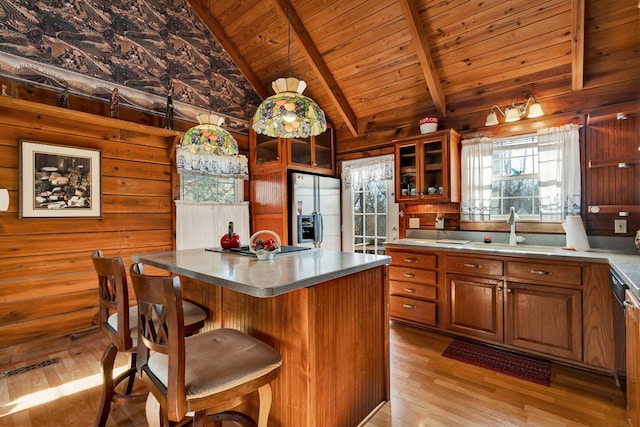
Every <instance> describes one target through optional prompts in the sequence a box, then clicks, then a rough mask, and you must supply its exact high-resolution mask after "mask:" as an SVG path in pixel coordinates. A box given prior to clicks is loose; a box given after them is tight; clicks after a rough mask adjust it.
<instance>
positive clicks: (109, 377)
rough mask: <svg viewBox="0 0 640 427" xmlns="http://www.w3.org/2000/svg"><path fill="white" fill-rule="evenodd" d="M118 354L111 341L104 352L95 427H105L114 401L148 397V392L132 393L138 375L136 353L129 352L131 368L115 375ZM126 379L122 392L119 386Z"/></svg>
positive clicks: (133, 401) (139, 400) (140, 399)
mask: <svg viewBox="0 0 640 427" xmlns="http://www.w3.org/2000/svg"><path fill="white" fill-rule="evenodd" d="M117 355H118V348H117V347H116V345H115V344H113V343H110V344H109V346H107V348H106V349H105V351H104V353H103V354H102V360H101V365H100V367H101V371H102V384H103V385H102V400H101V403H100V409H99V410H98V418H97V419H96V422H95V424H94V425H95V427H104V426H105V425H106V423H107V418H109V412H110V411H111V404H112V403H113V402H122V401H124V402H130V403H138V402H144V401H145V399H146V398H147V394H148V392H146V391H145V392H144V393H137V394H132V392H133V385H134V380H135V377H136V371H137V369H136V353H135V352H131V353H129V356H130V363H129V368H128V369H127V370H126V371H124V372H123V373H121V374H120V375H118V376H117V377H115V378H114V377H113V366H114V364H115V361H116V356H117ZM124 381H127V383H126V384H123V387H124V390H123V392H122V393H120V392H118V391H117V388H118V386H120V384H122V383H123V382H124Z"/></svg>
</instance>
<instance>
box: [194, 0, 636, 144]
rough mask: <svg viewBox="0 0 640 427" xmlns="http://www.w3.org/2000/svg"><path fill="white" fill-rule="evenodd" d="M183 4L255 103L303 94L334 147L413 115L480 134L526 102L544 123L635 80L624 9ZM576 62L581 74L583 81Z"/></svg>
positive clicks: (414, 2) (230, 1) (442, 2)
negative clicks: (600, 90)
mask: <svg viewBox="0 0 640 427" xmlns="http://www.w3.org/2000/svg"><path fill="white" fill-rule="evenodd" d="M189 4H190V5H191V6H192V8H193V9H194V10H195V11H196V13H198V15H199V16H200V17H201V19H202V20H203V22H205V23H206V24H208V26H209V28H210V29H211V31H212V33H213V35H214V36H215V38H216V39H217V40H218V42H219V43H220V44H221V45H222V46H223V47H224V49H225V50H226V51H227V53H228V54H229V55H230V56H231V58H232V59H233V60H234V62H235V63H236V65H237V66H238V67H239V69H240V70H241V71H242V72H243V73H244V75H245V76H246V78H247V79H248V80H249V82H250V83H251V84H252V85H253V86H254V88H255V89H256V91H257V92H258V94H259V95H260V96H262V97H263V98H266V97H267V96H269V95H271V94H273V91H272V89H271V82H272V81H273V80H275V79H276V78H278V77H286V76H288V75H292V76H294V77H297V78H300V79H302V80H305V81H306V82H307V84H308V88H307V90H306V91H305V94H306V95H307V96H310V97H311V98H313V99H314V100H316V101H317V102H318V103H319V104H320V105H321V107H322V108H323V109H324V111H325V113H326V114H327V117H328V119H329V120H330V121H332V122H333V123H334V125H335V126H336V129H337V132H338V138H339V139H340V138H358V137H362V136H366V135H368V134H370V133H374V132H382V131H387V130H396V131H397V130H398V129H402V128H405V127H417V126H418V120H419V118H421V117H424V116H425V115H437V116H438V117H439V119H440V120H441V121H445V122H446V124H448V125H449V127H454V128H466V129H468V128H474V127H481V126H483V124H484V120H485V118H486V114H487V112H488V111H489V109H490V107H491V106H492V105H493V104H498V105H500V106H501V107H504V106H506V105H509V104H510V103H511V101H515V102H516V103H518V102H522V101H523V100H524V97H525V96H527V95H534V96H535V97H536V98H537V99H538V100H539V101H540V103H541V104H542V106H543V108H544V109H545V113H547V114H551V113H558V112H561V111H566V110H571V111H575V110H576V109H578V107H579V105H569V104H571V103H573V104H579V103H580V102H583V101H581V99H582V98H580V97H578V98H576V97H575V94H576V93H580V92H581V91H583V90H584V89H588V88H597V87H603V86H605V85H609V86H610V85H611V79H607V78H604V77H603V76H604V75H612V74H615V73H616V70H619V69H620V68H621V67H622V68H623V69H625V70H626V74H625V75H622V74H619V78H617V79H616V82H619V81H623V82H625V83H623V84H622V87H620V88H618V89H616V88H615V87H614V88H612V89H610V90H613V91H616V90H618V91H620V92H626V93H627V95H628V92H629V90H628V88H629V87H633V86H634V85H633V84H629V81H631V82H632V83H634V82H635V83H636V85H635V86H637V83H638V81H640V76H639V73H638V69H640V68H639V66H640V62H639V60H638V39H639V38H638V9H637V7H638V5H637V4H636V2H635V1H621V2H611V1H609V0H539V1H531V0H509V1H483V0H291V3H290V8H289V3H288V1H287V0H253V1H249V0H216V1H211V0H189ZM208 11H210V15H209V14H208ZM288 22H290V26H289V25H288ZM289 40H290V41H289ZM289 52H290V56H289ZM601 58H607V60H606V61H602V60H601ZM612 61H613V63H612ZM585 62H589V63H590V64H591V65H592V66H591V68H590V70H591V71H588V72H586V73H585ZM616 63H617V65H615V64H616ZM631 96H633V94H632V95H631ZM619 97H621V98H624V97H625V95H620V96H619ZM635 97H636V99H637V94H636V95H635ZM622 100H624V99H622Z"/></svg>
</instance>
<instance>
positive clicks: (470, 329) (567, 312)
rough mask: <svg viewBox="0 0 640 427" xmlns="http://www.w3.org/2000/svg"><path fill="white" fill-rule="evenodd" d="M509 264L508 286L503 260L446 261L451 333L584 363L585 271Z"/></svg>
mask: <svg viewBox="0 0 640 427" xmlns="http://www.w3.org/2000/svg"><path fill="white" fill-rule="evenodd" d="M505 264H506V270H507V273H506V276H505V277H506V279H508V280H505V279H504V278H503V276H502V261H500V260H495V259H485V258H479V257H454V256H449V257H447V276H446V277H447V291H448V295H449V302H450V310H449V312H450V322H449V325H448V329H449V330H451V331H454V332H457V333H461V334H464V335H467V336H470V337H479V338H482V339H485V340H491V341H495V342H499V343H504V344H507V345H510V346H514V347H519V348H523V349H527V350H532V351H535V352H539V353H544V354H549V355H553V356H558V357H562V358H566V359H572V360H576V361H581V360H582V294H581V290H580V285H581V281H580V280H581V274H580V267H574V266H568V265H553V264H551V265H550V264H544V265H539V264H535V263H530V262H506V263H505ZM460 273H465V274H460ZM471 274H473V275H471ZM481 276H486V277H481ZM534 279H537V283H536V282H533V280H534ZM531 282H533V283H531Z"/></svg>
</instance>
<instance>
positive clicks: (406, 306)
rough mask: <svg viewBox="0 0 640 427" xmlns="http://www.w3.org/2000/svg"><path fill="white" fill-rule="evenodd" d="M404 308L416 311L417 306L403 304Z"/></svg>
mask: <svg viewBox="0 0 640 427" xmlns="http://www.w3.org/2000/svg"><path fill="white" fill-rule="evenodd" d="M402 306H403V307H404V308H409V309H411V310H413V309H415V308H416V306H415V305H412V304H402Z"/></svg>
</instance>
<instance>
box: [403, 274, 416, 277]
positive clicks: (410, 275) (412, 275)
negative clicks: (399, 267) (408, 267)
mask: <svg viewBox="0 0 640 427" xmlns="http://www.w3.org/2000/svg"><path fill="white" fill-rule="evenodd" d="M404 277H409V278H414V277H416V275H415V274H412V273H404Z"/></svg>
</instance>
